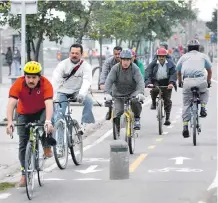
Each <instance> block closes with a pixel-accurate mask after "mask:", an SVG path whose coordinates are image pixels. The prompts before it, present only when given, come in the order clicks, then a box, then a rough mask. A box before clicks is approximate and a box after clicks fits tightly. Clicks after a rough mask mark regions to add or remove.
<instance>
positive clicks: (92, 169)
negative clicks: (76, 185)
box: [75, 165, 102, 174]
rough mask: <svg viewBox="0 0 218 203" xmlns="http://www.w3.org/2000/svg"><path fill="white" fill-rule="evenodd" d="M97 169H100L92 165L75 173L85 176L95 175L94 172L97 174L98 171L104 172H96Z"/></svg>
mask: <svg viewBox="0 0 218 203" xmlns="http://www.w3.org/2000/svg"><path fill="white" fill-rule="evenodd" d="M97 167H98V165H91V166H89V167H88V168H87V169H85V170H75V171H76V172H79V173H83V174H87V173H94V172H97V171H102V170H95V169H96V168H97Z"/></svg>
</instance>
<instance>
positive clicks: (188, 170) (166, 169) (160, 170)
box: [148, 167, 203, 173]
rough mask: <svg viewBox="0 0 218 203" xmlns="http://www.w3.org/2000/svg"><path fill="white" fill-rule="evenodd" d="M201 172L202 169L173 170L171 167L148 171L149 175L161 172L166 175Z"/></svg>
mask: <svg viewBox="0 0 218 203" xmlns="http://www.w3.org/2000/svg"><path fill="white" fill-rule="evenodd" d="M202 171H203V170H202V169H195V168H173V167H166V168H162V169H151V170H148V172H149V173H155V172H162V173H166V172H183V173H188V172H196V173H199V172H202Z"/></svg>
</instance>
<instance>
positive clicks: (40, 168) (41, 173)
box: [36, 139, 46, 186]
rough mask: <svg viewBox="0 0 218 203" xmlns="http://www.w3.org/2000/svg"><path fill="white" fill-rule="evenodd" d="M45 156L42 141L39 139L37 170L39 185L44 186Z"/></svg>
mask: <svg viewBox="0 0 218 203" xmlns="http://www.w3.org/2000/svg"><path fill="white" fill-rule="evenodd" d="M45 159H46V158H45V156H44V151H43V146H42V142H41V140H40V139H39V140H38V144H37V159H36V162H37V164H36V170H37V175H38V183H39V186H43V181H44V165H45Z"/></svg>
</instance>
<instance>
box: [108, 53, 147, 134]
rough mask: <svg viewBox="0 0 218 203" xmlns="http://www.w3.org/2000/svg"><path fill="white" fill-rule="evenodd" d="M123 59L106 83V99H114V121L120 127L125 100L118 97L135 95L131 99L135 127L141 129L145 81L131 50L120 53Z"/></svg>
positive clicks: (113, 68)
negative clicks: (133, 60) (133, 61)
mask: <svg viewBox="0 0 218 203" xmlns="http://www.w3.org/2000/svg"><path fill="white" fill-rule="evenodd" d="M120 58H121V61H120V63H118V64H116V65H115V66H113V67H112V69H111V71H110V73H109V75H108V77H107V79H106V83H105V88H104V90H105V92H106V95H105V99H106V101H112V96H113V97H114V98H115V101H114V112H115V114H114V122H115V124H116V125H117V129H120V117H121V115H122V114H123V112H124V100H123V99H119V98H116V97H135V98H133V99H132V100H131V108H132V111H133V113H134V117H135V123H134V129H136V130H140V127H141V126H140V114H141V111H142V106H141V103H140V101H143V100H144V98H145V97H144V95H143V94H144V81H143V77H142V75H141V73H140V71H139V68H138V66H136V65H135V64H134V63H132V53H131V51H130V50H123V51H122V52H121V53H120Z"/></svg>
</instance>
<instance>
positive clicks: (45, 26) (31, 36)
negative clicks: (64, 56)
mask: <svg viewBox="0 0 218 203" xmlns="http://www.w3.org/2000/svg"><path fill="white" fill-rule="evenodd" d="M9 10H10V5H7V6H2V7H0V13H3V16H2V18H1V20H0V24H1V25H4V24H6V23H8V24H9V25H10V26H11V27H13V28H14V29H15V30H18V31H19V32H21V30H20V27H21V24H20V23H21V16H20V15H17V16H15V15H11V14H9ZM53 11H62V12H64V13H66V14H69V13H71V12H72V13H75V16H76V14H78V15H79V14H80V13H81V12H83V11H84V6H83V5H82V3H81V2H76V3H75V2H69V1H38V13H37V14H33V15H27V16H26V24H27V27H26V31H27V33H26V35H27V39H28V40H27V47H28V51H29V53H28V60H30V47H31V48H32V51H33V52H34V58H35V60H36V61H38V57H39V50H40V45H41V43H42V41H43V40H44V37H48V38H49V39H50V40H51V41H56V42H61V40H62V38H63V37H64V36H65V35H68V36H74V35H76V30H73V29H72V27H74V26H77V25H78V23H77V19H76V17H75V16H74V18H72V19H70V20H69V19H67V21H66V20H62V19H60V17H58V16H56V15H55V14H54V12H53ZM69 26H71V29H70V33H69Z"/></svg>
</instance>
